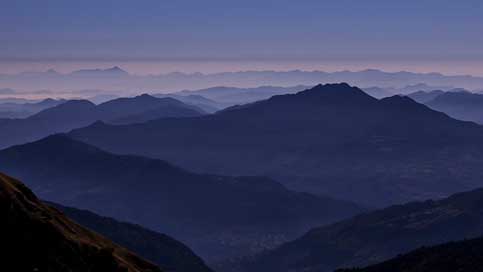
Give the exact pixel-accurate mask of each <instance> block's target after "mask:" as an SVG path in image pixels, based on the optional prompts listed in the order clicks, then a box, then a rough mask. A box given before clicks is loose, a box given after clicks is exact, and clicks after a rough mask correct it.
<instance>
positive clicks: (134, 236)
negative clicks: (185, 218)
mask: <svg viewBox="0 0 483 272" xmlns="http://www.w3.org/2000/svg"><path fill="white" fill-rule="evenodd" d="M47 204H48V205H49V206H53V207H54V208H56V209H58V210H60V211H62V212H63V213H64V214H65V215H66V216H68V217H69V218H70V219H72V220H74V221H75V222H77V223H79V224H80V225H82V226H84V227H87V228H89V229H91V230H94V231H95V232H97V233H99V234H101V235H103V236H104V237H107V238H108V239H110V240H112V241H113V242H115V243H116V244H118V245H121V246H123V247H125V248H127V249H129V250H131V251H132V252H135V253H136V254H139V256H141V257H143V258H145V259H146V260H149V261H151V262H153V263H155V264H156V265H157V266H159V267H160V268H161V269H162V270H164V271H179V272H194V271H196V272H211V271H212V270H211V269H210V268H208V267H207V266H206V264H205V263H204V262H203V260H201V259H200V258H199V257H198V256H196V255H195V254H194V253H193V252H192V251H191V250H190V249H189V248H188V247H186V246H185V245H183V244H182V243H180V242H178V241H176V240H174V239H173V238H171V237H169V236H166V235H164V234H160V233H157V232H154V231H151V230H148V229H145V228H143V227H141V226H139V225H134V224H129V223H124V222H119V221H117V220H115V219H113V218H109V217H103V216H99V215H97V214H95V213H92V212H90V211H87V210H79V209H75V208H71V207H65V206H62V205H59V204H55V203H49V202H47Z"/></svg>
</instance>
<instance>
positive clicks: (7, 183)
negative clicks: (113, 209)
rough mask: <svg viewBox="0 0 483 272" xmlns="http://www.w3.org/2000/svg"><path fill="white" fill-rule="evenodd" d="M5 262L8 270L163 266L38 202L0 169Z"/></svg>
mask: <svg viewBox="0 0 483 272" xmlns="http://www.w3.org/2000/svg"><path fill="white" fill-rule="evenodd" d="M0 215H1V217H2V223H1V224H0V231H1V233H2V234H3V237H2V243H1V244H0V247H1V252H2V267H3V268H5V269H7V270H10V271H72V272H75V271H79V272H81V271H99V272H100V271H129V272H137V271H139V272H141V271H142V272H148V271H161V270H160V269H159V268H157V267H156V266H155V265H154V264H151V263H149V262H148V261H144V260H143V259H141V258H140V257H138V256H136V255H135V254H133V253H131V252H129V251H128V250H126V249H124V248H122V247H120V246H118V245H116V244H114V243H113V242H111V241H110V240H108V239H106V238H104V237H102V236H100V235H98V234H96V233H94V232H92V231H89V230H87V229H85V228H84V227H81V226H80V225H78V224H76V223H74V222H73V221H71V220H70V219H68V218H67V217H65V216H64V215H63V214H62V213H60V212H59V211H58V210H56V209H54V208H51V207H49V206H47V205H45V204H43V203H42V202H40V201H39V200H38V199H37V198H36V197H35V195H34V194H33V193H32V192H31V191H30V190H29V189H28V188H27V187H25V185H23V184H22V183H20V182H19V181H17V180H14V179H12V178H10V177H8V176H5V175H3V174H0Z"/></svg>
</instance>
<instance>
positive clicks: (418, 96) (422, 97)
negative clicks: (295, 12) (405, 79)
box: [407, 90, 445, 104]
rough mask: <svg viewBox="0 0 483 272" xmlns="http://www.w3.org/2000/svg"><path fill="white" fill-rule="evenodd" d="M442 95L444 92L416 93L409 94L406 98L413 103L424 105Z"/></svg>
mask: <svg viewBox="0 0 483 272" xmlns="http://www.w3.org/2000/svg"><path fill="white" fill-rule="evenodd" d="M444 93H445V92H444V91H441V90H433V91H417V92H413V93H410V94H408V95H407V96H408V97H410V98H411V99H413V100H414V101H416V102H418V103H423V104H425V103H427V102H429V101H431V100H433V99H435V98H436V97H438V96H440V95H442V94H444Z"/></svg>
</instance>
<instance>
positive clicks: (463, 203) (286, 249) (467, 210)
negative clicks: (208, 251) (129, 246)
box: [227, 189, 483, 272]
mask: <svg viewBox="0 0 483 272" xmlns="http://www.w3.org/2000/svg"><path fill="white" fill-rule="evenodd" d="M481 235H483V189H478V190H475V191H470V192H465V193H459V194H455V195H453V196H450V197H448V198H445V199H442V200H437V201H432V200H429V201H425V202H412V203H408V204H404V205H398V206H392V207H389V208H386V209H383V210H379V211H374V212H370V213H366V214H362V215H359V216H355V217H353V218H351V219H347V220H344V221H341V222H338V223H335V224H332V225H328V226H324V227H320V228H315V229H313V230H311V231H309V232H308V233H307V234H305V235H304V236H302V237H301V238H298V239H296V240H294V241H292V242H289V243H286V244H284V245H282V246H280V247H278V248H277V249H275V250H272V251H268V252H265V253H263V254H261V255H259V256H257V257H255V258H252V259H246V260H245V262H244V263H243V264H242V265H241V268H240V267H238V270H237V269H233V270H234V271H250V272H258V271H260V272H261V271H279V272H284V271H307V272H316V271H317V272H325V271H333V270H334V269H336V268H341V267H360V266H366V265H369V264H374V263H378V262H381V261H384V260H387V259H389V258H392V257H395V256H397V255H398V254H401V253H405V252H408V251H410V250H413V249H416V248H418V247H421V246H430V245H435V244H439V243H443V242H448V241H455V240H462V239H467V238H475V237H478V236H481ZM480 254H481V252H480ZM232 267H236V266H235V265H232ZM408 267H410V266H408ZM227 271H229V270H227ZM367 271H433V270H417V269H415V270H397V269H396V270H390V269H389V270H367ZM434 271H437V270H434ZM448 271H459V270H448Z"/></svg>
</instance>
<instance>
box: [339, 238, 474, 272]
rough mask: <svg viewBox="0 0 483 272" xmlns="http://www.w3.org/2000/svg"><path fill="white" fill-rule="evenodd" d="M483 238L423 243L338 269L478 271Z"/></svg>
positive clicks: (352, 271)
mask: <svg viewBox="0 0 483 272" xmlns="http://www.w3.org/2000/svg"><path fill="white" fill-rule="evenodd" d="M481 252H483V238H478V239H472V240H465V241H460V242H450V243H447V244H443V245H438V246H434V247H429V248H427V247H424V248H420V249H418V250H414V251H412V252H410V253H408V254H404V255H402V256H398V257H396V258H394V259H391V260H389V261H386V262H383V263H381V264H377V265H373V266H369V267H366V268H360V269H341V270H337V272H387V271H391V272H454V271H458V272H475V271H481V268H482V267H483V256H482V254H481Z"/></svg>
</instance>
